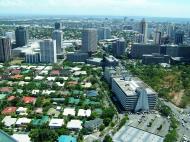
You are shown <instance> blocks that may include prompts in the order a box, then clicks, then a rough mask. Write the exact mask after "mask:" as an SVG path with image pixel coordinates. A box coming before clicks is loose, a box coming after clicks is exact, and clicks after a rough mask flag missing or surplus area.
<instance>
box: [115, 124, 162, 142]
mask: <svg viewBox="0 0 190 142" xmlns="http://www.w3.org/2000/svg"><path fill="white" fill-rule="evenodd" d="M113 141H114V142H124V141H127V142H163V141H164V138H162V137H160V136H157V135H154V134H151V133H148V132H145V131H142V130H140V129H137V128H134V127H130V126H127V125H125V126H124V127H122V128H121V129H120V130H119V131H118V132H117V133H116V134H115V135H114V137H113Z"/></svg>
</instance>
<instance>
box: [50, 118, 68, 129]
mask: <svg viewBox="0 0 190 142" xmlns="http://www.w3.org/2000/svg"><path fill="white" fill-rule="evenodd" d="M63 125H64V119H51V121H50V122H49V127H50V128H60V127H62V126H63Z"/></svg>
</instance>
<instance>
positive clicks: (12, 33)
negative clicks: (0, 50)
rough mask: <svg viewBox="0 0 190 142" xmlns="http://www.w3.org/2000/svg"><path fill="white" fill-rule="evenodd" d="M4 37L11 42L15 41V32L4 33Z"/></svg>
mask: <svg viewBox="0 0 190 142" xmlns="http://www.w3.org/2000/svg"><path fill="white" fill-rule="evenodd" d="M5 37H7V38H9V39H10V40H11V42H13V41H14V40H15V32H6V33H5Z"/></svg>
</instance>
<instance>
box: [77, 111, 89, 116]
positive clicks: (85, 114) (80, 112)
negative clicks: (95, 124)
mask: <svg viewBox="0 0 190 142" xmlns="http://www.w3.org/2000/svg"><path fill="white" fill-rule="evenodd" d="M90 115H91V110H90V109H88V110H84V109H79V111H78V116H82V117H90Z"/></svg>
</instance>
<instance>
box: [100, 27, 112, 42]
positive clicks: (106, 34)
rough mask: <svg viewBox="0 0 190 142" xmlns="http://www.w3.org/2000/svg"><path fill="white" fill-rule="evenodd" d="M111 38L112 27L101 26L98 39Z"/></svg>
mask: <svg viewBox="0 0 190 142" xmlns="http://www.w3.org/2000/svg"><path fill="white" fill-rule="evenodd" d="M110 38H111V29H110V28H106V27H103V28H100V29H98V40H103V39H110Z"/></svg>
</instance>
